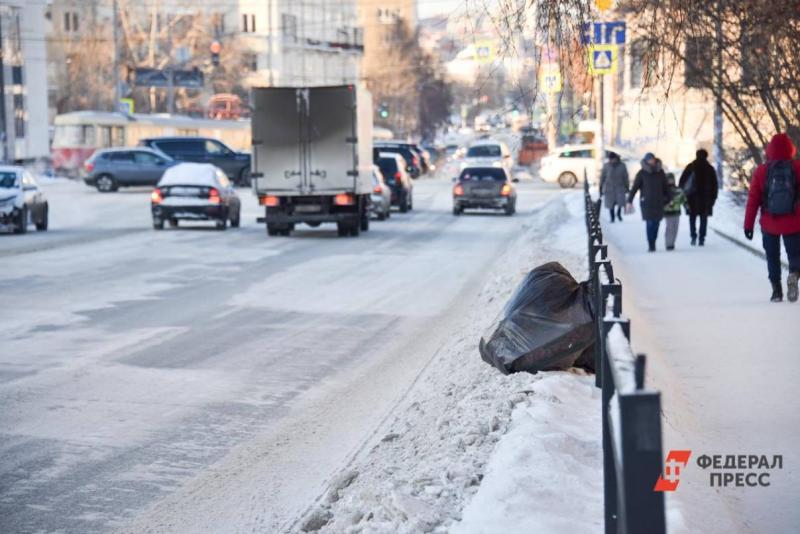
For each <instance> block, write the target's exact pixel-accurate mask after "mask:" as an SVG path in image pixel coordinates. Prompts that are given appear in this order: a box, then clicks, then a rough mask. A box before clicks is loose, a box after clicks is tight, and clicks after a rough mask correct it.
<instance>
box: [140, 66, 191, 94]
mask: <svg viewBox="0 0 800 534" xmlns="http://www.w3.org/2000/svg"><path fill="white" fill-rule="evenodd" d="M135 75H136V81H135V84H136V85H137V86H139V87H169V77H170V70H169V69H165V70H161V69H150V68H142V67H140V68H137V69H136V70H135ZM203 81H204V80H203V73H202V72H200V71H199V70H197V69H192V70H173V71H172V85H173V86H175V87H191V88H194V89H199V88H202V87H203Z"/></svg>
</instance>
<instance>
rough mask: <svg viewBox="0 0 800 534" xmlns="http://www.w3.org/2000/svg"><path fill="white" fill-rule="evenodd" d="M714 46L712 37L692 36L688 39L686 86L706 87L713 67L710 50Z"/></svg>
mask: <svg viewBox="0 0 800 534" xmlns="http://www.w3.org/2000/svg"><path fill="white" fill-rule="evenodd" d="M712 47H713V42H712V40H711V38H710V37H690V38H688V39H686V51H685V52H684V57H685V58H686V59H685V61H684V84H685V85H686V87H694V88H701V87H706V83H705V81H706V80H707V79H708V76H709V75H710V73H711V72H712V69H713V66H714V65H713V61H712V59H711V54H710V53H709V51H710V50H711V49H712Z"/></svg>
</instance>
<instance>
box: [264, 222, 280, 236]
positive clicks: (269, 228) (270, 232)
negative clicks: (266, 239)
mask: <svg viewBox="0 0 800 534" xmlns="http://www.w3.org/2000/svg"><path fill="white" fill-rule="evenodd" d="M267 235H269V236H276V235H278V229H277V228H275V225H273V224H269V223H267Z"/></svg>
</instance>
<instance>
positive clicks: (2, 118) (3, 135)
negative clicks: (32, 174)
mask: <svg viewBox="0 0 800 534" xmlns="http://www.w3.org/2000/svg"><path fill="white" fill-rule="evenodd" d="M5 52H6V47H5V42H4V41H3V12H2V11H0V143H2V145H3V147H2V150H3V152H2V155H1V156H2V157H0V161H3V162H5V161H7V160H8V131H7V129H6V65H5Z"/></svg>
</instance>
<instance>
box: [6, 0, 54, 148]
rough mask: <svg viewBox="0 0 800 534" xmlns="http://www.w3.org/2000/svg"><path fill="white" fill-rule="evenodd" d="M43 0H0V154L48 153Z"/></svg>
mask: <svg viewBox="0 0 800 534" xmlns="http://www.w3.org/2000/svg"><path fill="white" fill-rule="evenodd" d="M44 8H45V4H44V1H43V0H42V1H37V0H6V1H2V2H0V33H2V35H0V46H1V47H2V54H0V128H1V129H2V130H0V145H1V146H0V159H2V160H3V161H6V162H15V161H16V162H31V161H35V160H38V159H41V158H45V157H47V155H48V153H49V135H48V131H49V130H48V122H47V75H46V72H47V70H46V68H47V67H46V61H45V46H44Z"/></svg>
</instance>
